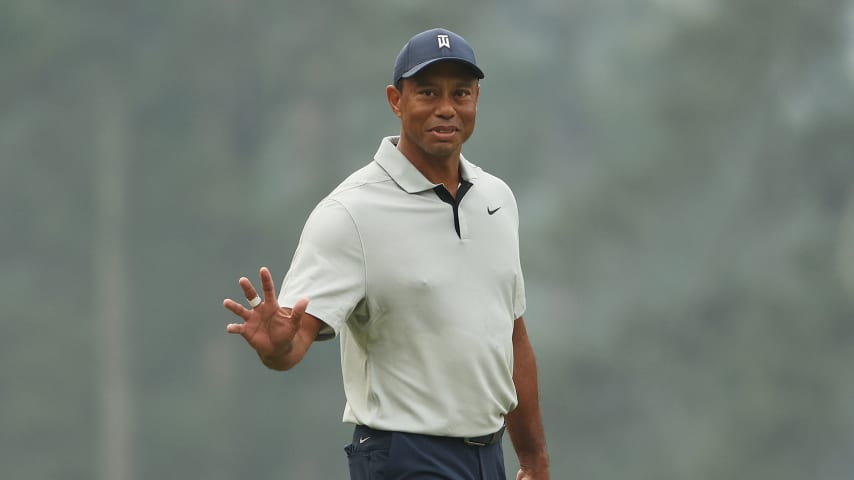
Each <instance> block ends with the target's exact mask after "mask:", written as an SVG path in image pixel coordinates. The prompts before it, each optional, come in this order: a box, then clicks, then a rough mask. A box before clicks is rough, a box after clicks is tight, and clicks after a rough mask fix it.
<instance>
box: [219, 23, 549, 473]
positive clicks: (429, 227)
mask: <svg viewBox="0 0 854 480" xmlns="http://www.w3.org/2000/svg"><path fill="white" fill-rule="evenodd" d="M481 78H483V72H482V71H481V69H480V68H479V67H478V66H477V63H476V61H475V57H474V53H473V51H472V49H471V47H470V46H469V44H468V43H466V41H465V40H464V39H463V38H462V37H460V36H459V35H457V34H455V33H453V32H450V31H448V30H444V29H433V30H428V31H426V32H422V33H420V34H418V35H416V36H414V37H412V38H411V39H410V40H409V42H407V44H406V45H405V46H404V47H403V49H402V50H401V52H400V54H399V55H398V57H397V60H396V62H395V66H394V78H393V82H392V85H389V86H387V87H386V96H387V98H388V103H389V105H390V106H391V110H392V112H394V114H395V115H397V116H398V117H399V118H400V124H401V131H400V136H399V137H388V138H385V139H383V140H382V142H381V144H380V147H379V150H378V151H377V153H376V155H375V156H374V161H373V162H371V163H369V164H368V165H367V166H365V167H363V168H362V169H360V170H358V171H357V172H355V173H354V174H353V175H351V176H350V177H349V178H348V179H346V180H345V181H344V182H343V183H342V184H341V185H339V186H338V187H337V188H336V189H335V190H334V191H333V192H332V193H331V194H329V196H327V197H326V198H325V199H324V200H323V201H321V202H320V204H319V205H318V206H317V207H316V208H315V210H314V211H313V212H312V214H311V215H310V217H309V219H308V220H307V221H306V225H305V227H304V229H303V233H302V236H301V238H300V242H299V246H298V248H297V250H296V253H295V254H294V258H293V261H292V263H291V267H290V270H289V271H288V273H287V275H286V276H285V279H284V283H283V285H282V290H281V292H280V295H279V296H278V299H277V298H276V292H275V287H274V284H273V280H272V276H271V274H270V272H269V271H268V270H267V269H266V268H262V269H261V271H260V277H261V286H262V291H263V300H262V299H261V298H260V296H259V295H258V293H257V292H256V290H255V288H254V286H253V285H252V284H251V283H250V281H249V280H248V279H246V278H245V277H244V278H241V279H240V281H239V283H240V286H241V287H242V289H243V293H244V294H245V295H246V298H247V299H248V300H249V304H250V306H251V307H252V308H251V309H247V308H244V307H243V306H242V305H240V304H239V303H237V302H235V301H233V300H230V299H229V300H225V301H224V306H225V307H226V308H227V309H229V310H231V311H232V312H233V313H234V314H236V315H237V316H239V317H241V318H242V319H243V323H236V324H230V325H228V327H227V331H228V332H229V333H235V334H240V335H242V336H243V337H244V338H245V339H246V341H247V342H248V343H249V344H250V345H251V346H252V348H254V349H255V350H256V352H257V353H258V355H259V357H260V358H261V361H262V362H263V363H264V365H266V366H267V367H269V368H272V369H276V370H288V369H290V368H291V367H293V366H294V365H296V364H297V363H299V362H300V360H302V358H303V357H304V356H305V354H306V352H307V351H308V349H309V347H310V346H311V345H312V343H313V342H314V341H316V340H325V339H328V338H331V337H333V336H335V335H340V337H341V368H342V373H343V378H344V391H345V394H346V397H347V403H346V406H345V410H344V421H346V422H351V423H354V424H355V425H356V427H355V431H354V433H353V440H352V443H351V444H349V445H348V446H347V447H346V448H345V450H346V452H347V455H348V457H349V464H350V475H351V479H353V480H362V479H375V478H383V479H402V478H407V479H410V478H411V479H416V478H417V479H448V480H458V479H464V480H469V479H471V480H475V479H477V480H481V479H488V480H497V479H501V480H504V479H505V473H504V460H503V456H502V449H501V439H502V434H503V432H504V428H505V424H506V429H507V431H508V432H509V434H510V438H511V440H512V442H513V445H514V447H515V450H516V453H517V456H518V458H519V464H520V465H521V469H520V470H519V472H518V473H517V476H516V478H517V479H525V480H542V479H548V478H549V465H548V456H547V453H546V444H545V436H544V434H543V426H542V420H541V417H540V407H539V399H538V392H537V388H538V387H537V371H536V361H535V359H534V353H533V350H532V348H531V344H530V342H529V340H528V336H527V333H526V331H525V323H524V320H523V318H522V313H523V312H524V310H525V290H524V282H523V278H522V271H521V267H520V262H519V245H518V213H517V207H516V201H515V199H514V197H513V194H512V192H511V191H510V189H509V187H507V185H506V184H505V183H504V182H502V181H501V180H499V179H498V178H496V177H494V176H492V175H490V174H488V173H486V172H484V171H483V170H481V169H480V168H478V167H476V166H475V165H473V164H472V163H470V162H469V161H467V160H466V159H465V158H464V157H463V156H462V155H461V150H462V145H463V143H464V142H465V141H466V140H468V138H469V137H470V136H471V134H472V132H473V131H474V125H475V117H476V113H477V101H478V95H479V92H480V85H479V79H481ZM309 298H310V299H311V301H310V302H309Z"/></svg>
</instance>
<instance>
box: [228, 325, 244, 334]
mask: <svg viewBox="0 0 854 480" xmlns="http://www.w3.org/2000/svg"><path fill="white" fill-rule="evenodd" d="M244 325H245V324H243V323H229V324H228V325H226V326H225V331H226V332H228V333H236V334H238V335H240V334H242V333H243V326H244Z"/></svg>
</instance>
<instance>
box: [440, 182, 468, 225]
mask: <svg viewBox="0 0 854 480" xmlns="http://www.w3.org/2000/svg"><path fill="white" fill-rule="evenodd" d="M469 188H471V182H468V181H466V180H463V181H461V182H460V186H459V188H457V198H454V197H453V196H452V195H451V192H449V191H448V189H447V188H445V186H444V185H436V186H435V187H433V191H434V192H436V195H437V196H438V197H439V198H440V199H442V201H443V202H445V203H447V204H448V205H450V206H451V208H452V209H453V210H454V230H456V231H457V237H459V238H462V236H460V202H461V201H462V200H463V197H464V196H465V194H466V192H468V191H469Z"/></svg>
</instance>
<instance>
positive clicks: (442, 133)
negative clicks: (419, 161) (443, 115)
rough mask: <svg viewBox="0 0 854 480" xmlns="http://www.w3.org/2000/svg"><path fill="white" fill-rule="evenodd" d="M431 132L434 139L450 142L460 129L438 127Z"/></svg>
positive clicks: (449, 126) (444, 126)
mask: <svg viewBox="0 0 854 480" xmlns="http://www.w3.org/2000/svg"><path fill="white" fill-rule="evenodd" d="M429 131H430V133H432V134H433V136H434V137H436V138H438V139H440V140H448V139H451V138H453V137H454V135H456V133H457V132H458V131H459V129H458V128H457V127H454V126H451V125H440V126H438V127H433V128H431V129H430V130H429Z"/></svg>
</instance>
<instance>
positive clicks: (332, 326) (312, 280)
mask: <svg viewBox="0 0 854 480" xmlns="http://www.w3.org/2000/svg"><path fill="white" fill-rule="evenodd" d="M364 296H365V262H364V254H363V249H362V244H361V241H360V238H359V232H358V229H357V227H356V224H355V223H354V221H353V218H352V217H351V216H350V214H349V212H348V211H347V209H346V208H345V207H344V206H343V205H341V204H340V203H339V202H337V201H335V200H333V199H329V198H327V199H326V200H324V201H322V202H321V203H320V204H319V205H318V206H317V207H316V208H315V209H314V211H313V212H312V213H311V215H310V216H309V218H308V220H306V223H305V227H303V231H302V235H301V236H300V241H299V245H298V246H297V249H296V252H295V253H294V258H293V260H292V261H291V266H290V269H289V270H288V273H287V274H286V275H285V279H284V281H283V282H282V290H281V292H280V293H279V304H280V305H282V306H292V305H293V304H294V303H295V302H296V300H297V299H299V298H302V297H308V298H309V304H308V308H306V312H307V313H309V314H311V315H313V316H315V317H317V318H319V319H320V320H322V321H323V322H324V323H325V324H326V325H327V326H328V327H324V328H323V329H322V330H321V331H320V334H319V335H318V340H326V339H329V338H331V337H333V336H334V335H337V334H338V333H339V332H340V330H341V327H342V326H343V325H344V323H345V322H346V321H347V318H348V317H349V316H350V314H351V313H352V312H353V310H354V309H355V308H356V306H357V305H358V304H359V302H360V301H361V300H362V299H363V298H364Z"/></svg>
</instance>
